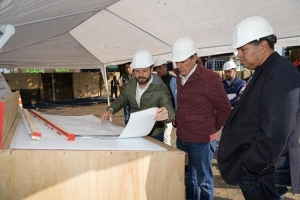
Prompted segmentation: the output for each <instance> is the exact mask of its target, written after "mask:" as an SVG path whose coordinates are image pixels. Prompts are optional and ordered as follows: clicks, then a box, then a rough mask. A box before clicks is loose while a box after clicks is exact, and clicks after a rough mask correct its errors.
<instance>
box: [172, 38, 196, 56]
mask: <svg viewBox="0 0 300 200" xmlns="http://www.w3.org/2000/svg"><path fill="white" fill-rule="evenodd" d="M197 50H198V49H197V47H196V45H195V43H194V41H193V40H192V39H190V38H186V37H183V38H179V39H178V40H177V41H176V42H175V43H174V45H173V50H172V55H171V60H172V61H173V62H181V61H184V60H186V59H187V58H189V57H190V56H192V55H194V54H195V53H197Z"/></svg>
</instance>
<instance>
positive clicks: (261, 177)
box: [217, 17, 300, 200]
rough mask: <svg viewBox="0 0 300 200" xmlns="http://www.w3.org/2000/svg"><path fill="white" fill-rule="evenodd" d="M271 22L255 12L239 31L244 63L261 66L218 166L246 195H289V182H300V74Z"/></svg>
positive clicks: (226, 133) (227, 133) (236, 44)
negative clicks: (283, 54) (284, 54)
mask: <svg viewBox="0 0 300 200" xmlns="http://www.w3.org/2000/svg"><path fill="white" fill-rule="evenodd" d="M275 43H276V36H275V35H274V32H273V29H272V27H271V25H270V24H269V22H268V21H267V20H266V19H264V18H262V17H251V18H248V19H246V20H243V21H242V22H240V23H239V24H238V25H237V26H236V27H235V30H234V33H233V44H232V46H231V47H232V48H236V49H237V50H238V58H239V59H240V61H241V64H242V65H243V66H244V67H246V68H247V69H249V70H255V73H254V74H253V76H252V79H251V81H250V82H249V83H248V84H247V86H246V88H245V90H244V92H243V94H242V95H241V97H240V99H239V101H238V102H237V104H236V106H235V107H234V109H233V110H232V112H231V114H230V116H229V118H228V119H227V122H226V124H225V126H224V127H223V131H222V136H221V139H220V143H219V149H218V155H217V160H218V167H219V170H220V172H221V176H222V178H223V179H224V180H225V182H226V183H228V184H230V185H236V184H239V186H240V188H241V190H242V192H243V195H244V197H245V199H253V200H254V199H255V200H257V199H283V198H284V194H285V193H286V192H287V190H288V189H287V186H288V185H292V192H293V194H294V193H296V192H297V191H298V189H299V186H300V150H299V136H300V75H299V73H298V72H297V70H296V68H295V67H294V66H293V65H292V64H291V62H290V61H288V60H287V59H285V58H284V57H281V56H280V55H279V54H278V53H277V52H275V51H274V44H275Z"/></svg>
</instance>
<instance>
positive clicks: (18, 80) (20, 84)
mask: <svg viewBox="0 0 300 200" xmlns="http://www.w3.org/2000/svg"><path fill="white" fill-rule="evenodd" d="M3 76H4V77H5V79H6V81H7V84H8V85H9V87H10V89H11V90H21V89H40V88H41V85H42V83H41V74H24V73H20V74H14V73H12V74H3Z"/></svg>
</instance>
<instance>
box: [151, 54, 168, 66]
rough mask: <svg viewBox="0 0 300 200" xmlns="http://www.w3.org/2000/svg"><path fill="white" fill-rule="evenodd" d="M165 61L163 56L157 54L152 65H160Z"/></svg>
mask: <svg viewBox="0 0 300 200" xmlns="http://www.w3.org/2000/svg"><path fill="white" fill-rule="evenodd" d="M166 64H167V61H166V59H164V58H163V57H160V56H158V57H157V58H155V60H154V67H157V66H161V65H166Z"/></svg>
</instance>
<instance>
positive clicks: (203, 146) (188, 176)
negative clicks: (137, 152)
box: [171, 37, 231, 200]
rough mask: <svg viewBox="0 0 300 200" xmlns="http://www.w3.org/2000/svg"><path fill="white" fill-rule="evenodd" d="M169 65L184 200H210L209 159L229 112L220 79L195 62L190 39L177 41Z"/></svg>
mask: <svg viewBox="0 0 300 200" xmlns="http://www.w3.org/2000/svg"><path fill="white" fill-rule="evenodd" d="M171 61H173V63H174V64H175V65H176V68H175V69H174V72H175V74H176V75H177V77H176V85H177V110H176V124H177V132H176V134H177V141H176V145H177V148H178V149H180V150H182V151H185V152H186V153H187V154H188V165H187V166H186V171H185V187H186V199H187V200H189V199H196V200H199V199H211V200H212V199H213V196H214V179H213V173H212V159H213V155H214V153H215V149H216V138H217V132H218V131H219V130H220V129H221V128H222V126H223V125H224V124H225V121H226V119H227V117H228V116H229V114H230V112H231V106H230V102H229V100H228V97H227V95H226V93H225V90H224V87H223V84H222V80H221V79H220V76H219V75H218V74H217V73H215V72H213V71H211V70H209V69H207V68H204V67H203V66H202V65H201V63H200V61H198V60H197V47H196V45H195V43H194V41H193V40H191V39H190V38H186V37H184V38H179V39H178V40H177V41H176V42H175V44H174V45H173V49H172V57H171Z"/></svg>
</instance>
